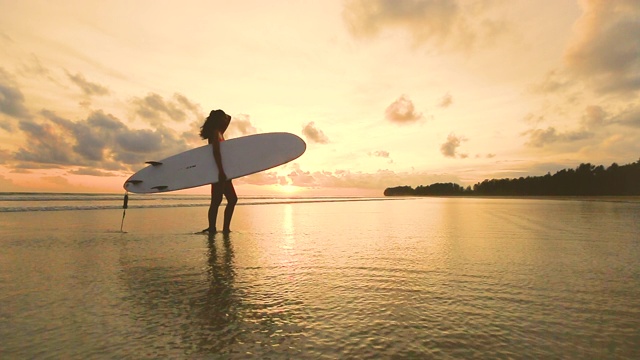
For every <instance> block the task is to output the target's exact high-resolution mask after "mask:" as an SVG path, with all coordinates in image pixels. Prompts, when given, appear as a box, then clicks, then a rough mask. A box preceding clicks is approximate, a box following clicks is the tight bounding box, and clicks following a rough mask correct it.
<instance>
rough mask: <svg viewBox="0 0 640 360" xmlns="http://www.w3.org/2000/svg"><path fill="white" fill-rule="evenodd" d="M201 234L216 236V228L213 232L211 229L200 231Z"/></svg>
mask: <svg viewBox="0 0 640 360" xmlns="http://www.w3.org/2000/svg"><path fill="white" fill-rule="evenodd" d="M200 232H201V233H210V234H215V233H216V228H213V230H211V228H206V229H204V230H202V231H200Z"/></svg>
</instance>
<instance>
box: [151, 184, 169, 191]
mask: <svg viewBox="0 0 640 360" xmlns="http://www.w3.org/2000/svg"><path fill="white" fill-rule="evenodd" d="M167 188H168V186H167V185H158V186H154V187H152V189H155V190H158V191H163V190H166V189H167Z"/></svg>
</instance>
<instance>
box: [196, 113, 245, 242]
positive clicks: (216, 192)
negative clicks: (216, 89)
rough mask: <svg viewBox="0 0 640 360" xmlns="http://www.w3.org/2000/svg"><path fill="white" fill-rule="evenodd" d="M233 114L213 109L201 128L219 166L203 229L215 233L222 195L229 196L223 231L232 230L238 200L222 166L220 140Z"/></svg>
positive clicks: (201, 133) (201, 134)
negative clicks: (205, 225) (206, 224)
mask: <svg viewBox="0 0 640 360" xmlns="http://www.w3.org/2000/svg"><path fill="white" fill-rule="evenodd" d="M230 122H231V116H229V115H227V114H225V112H224V111H222V110H212V111H211V113H209V116H208V117H207V119H206V120H205V122H204V125H202V127H201V128H200V137H202V138H203V139H207V140H208V142H209V144H213V159H214V160H215V162H216V166H217V167H218V179H219V182H218V183H216V184H211V205H210V206H209V227H208V228H206V229H204V230H202V231H203V232H209V233H210V234H213V233H215V232H216V218H217V217H218V208H219V207H220V203H221V202H222V195H223V194H224V196H225V197H226V198H227V207H226V208H225V209H224V225H223V227H222V232H224V233H229V232H231V228H230V225H231V217H232V216H233V210H234V208H235V206H236V203H237V202H238V196H237V195H236V190H235V189H234V188H233V184H232V183H231V180H227V175H226V174H225V173H224V169H223V168H222V158H221V157H220V142H222V141H224V135H223V134H224V132H225V130H227V127H229V123H230Z"/></svg>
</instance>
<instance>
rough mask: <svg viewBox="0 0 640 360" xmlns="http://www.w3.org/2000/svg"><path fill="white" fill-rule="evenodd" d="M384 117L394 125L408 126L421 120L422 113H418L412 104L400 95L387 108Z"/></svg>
mask: <svg viewBox="0 0 640 360" xmlns="http://www.w3.org/2000/svg"><path fill="white" fill-rule="evenodd" d="M385 117H386V118H387V120H389V121H391V122H394V123H396V124H410V123H414V122H416V121H418V120H420V119H422V113H418V112H417V111H416V108H415V106H414V105H413V102H412V101H411V100H410V99H409V98H408V97H407V96H406V95H402V96H400V97H399V98H398V99H396V100H395V101H394V102H392V103H391V105H389V106H388V107H387V109H386V110H385Z"/></svg>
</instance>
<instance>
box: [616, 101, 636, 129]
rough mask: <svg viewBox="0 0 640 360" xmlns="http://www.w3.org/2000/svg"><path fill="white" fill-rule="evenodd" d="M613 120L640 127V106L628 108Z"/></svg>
mask: <svg viewBox="0 0 640 360" xmlns="http://www.w3.org/2000/svg"><path fill="white" fill-rule="evenodd" d="M612 122H614V123H617V124H621V125H625V126H631V127H636V128H640V106H635V107H631V108H629V109H626V110H624V111H622V112H620V114H618V115H617V116H615V117H614V118H613V119H612Z"/></svg>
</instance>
